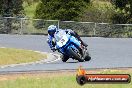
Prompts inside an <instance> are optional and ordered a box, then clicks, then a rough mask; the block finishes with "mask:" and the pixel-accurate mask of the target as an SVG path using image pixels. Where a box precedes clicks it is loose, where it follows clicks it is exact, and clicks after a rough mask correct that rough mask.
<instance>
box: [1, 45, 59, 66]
mask: <svg viewBox="0 0 132 88" xmlns="http://www.w3.org/2000/svg"><path fill="white" fill-rule="evenodd" d="M0 48H6V47H0ZM28 51H33V50H28ZM33 52H37V53H41V54H46V55H47V59H45V58H44V59H42V60H39V61H35V62H28V63H21V64H10V65H2V66H0V68H6V67H15V66H26V65H35V64H44V63H53V62H56V61H59V60H61V58H60V55H58V54H53V53H47V52H40V51H33Z"/></svg>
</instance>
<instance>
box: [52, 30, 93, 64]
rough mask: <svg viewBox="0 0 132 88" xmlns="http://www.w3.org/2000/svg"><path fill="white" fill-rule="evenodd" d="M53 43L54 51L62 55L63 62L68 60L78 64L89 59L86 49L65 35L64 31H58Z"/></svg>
mask: <svg viewBox="0 0 132 88" xmlns="http://www.w3.org/2000/svg"><path fill="white" fill-rule="evenodd" d="M54 43H56V50H58V52H60V53H61V54H62V57H61V58H62V61H63V62H66V61H67V60H68V59H69V58H72V59H75V60H78V61H79V62H83V61H89V60H90V59H91V57H90V55H89V52H88V50H87V47H85V46H83V45H82V44H81V42H80V41H79V40H78V39H77V38H75V37H74V36H71V35H70V34H68V33H67V34H66V32H65V31H59V32H57V33H56V34H55V38H54Z"/></svg>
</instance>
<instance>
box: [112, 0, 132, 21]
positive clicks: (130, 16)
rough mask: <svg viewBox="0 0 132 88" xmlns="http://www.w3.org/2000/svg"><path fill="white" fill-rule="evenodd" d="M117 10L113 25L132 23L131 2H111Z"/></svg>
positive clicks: (126, 0)
mask: <svg viewBox="0 0 132 88" xmlns="http://www.w3.org/2000/svg"><path fill="white" fill-rule="evenodd" d="M112 3H113V5H115V8H116V9H117V13H116V14H114V15H113V18H112V19H113V23H132V0H112Z"/></svg>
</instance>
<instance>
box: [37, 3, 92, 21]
mask: <svg viewBox="0 0 132 88" xmlns="http://www.w3.org/2000/svg"><path fill="white" fill-rule="evenodd" d="M89 2H90V0H41V2H40V3H39V4H38V6H37V7H36V14H35V18H42V19H54V20H77V19H78V17H79V15H80V14H81V13H82V12H83V8H84V7H85V6H86V4H87V3H89Z"/></svg>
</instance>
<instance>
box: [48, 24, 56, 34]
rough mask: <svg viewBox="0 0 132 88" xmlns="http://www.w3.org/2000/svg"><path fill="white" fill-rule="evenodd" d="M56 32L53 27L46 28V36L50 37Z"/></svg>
mask: <svg viewBox="0 0 132 88" xmlns="http://www.w3.org/2000/svg"><path fill="white" fill-rule="evenodd" d="M56 30H57V27H56V26H55V25H50V26H49V27H48V34H49V35H51V36H53V35H54V33H55V32H56Z"/></svg>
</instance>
